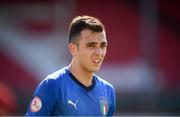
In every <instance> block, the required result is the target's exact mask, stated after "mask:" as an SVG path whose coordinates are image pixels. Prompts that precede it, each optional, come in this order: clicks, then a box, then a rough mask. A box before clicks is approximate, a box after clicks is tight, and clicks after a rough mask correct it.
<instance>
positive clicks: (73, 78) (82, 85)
mask: <svg viewBox="0 0 180 117" xmlns="http://www.w3.org/2000/svg"><path fill="white" fill-rule="evenodd" d="M67 71H68V72H69V76H70V78H71V79H72V80H73V81H74V82H76V83H77V84H78V85H79V86H80V87H82V88H83V89H85V90H86V91H87V92H89V91H91V90H92V89H93V88H94V87H95V85H96V80H95V78H94V76H93V79H92V85H91V86H89V87H87V86H85V85H84V84H82V83H81V82H80V81H79V80H78V79H77V78H76V77H75V76H74V75H73V74H72V73H71V72H70V71H69V70H67Z"/></svg>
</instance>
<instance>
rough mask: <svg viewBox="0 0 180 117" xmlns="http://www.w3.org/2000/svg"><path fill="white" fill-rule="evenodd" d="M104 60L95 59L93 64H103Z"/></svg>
mask: <svg viewBox="0 0 180 117" xmlns="http://www.w3.org/2000/svg"><path fill="white" fill-rule="evenodd" d="M101 61H102V59H93V62H94V63H96V64H99V63H101Z"/></svg>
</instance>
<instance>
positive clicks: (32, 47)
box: [0, 0, 180, 116]
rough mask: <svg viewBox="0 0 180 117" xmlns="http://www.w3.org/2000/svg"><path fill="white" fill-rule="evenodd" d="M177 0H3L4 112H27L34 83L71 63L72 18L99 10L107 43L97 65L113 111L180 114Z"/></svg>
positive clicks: (0, 62) (0, 70)
mask: <svg viewBox="0 0 180 117" xmlns="http://www.w3.org/2000/svg"><path fill="white" fill-rule="evenodd" d="M179 6H180V2H179V0H172V1H170V0H103V1H98V0H91V1H86V0H1V1H0V115H16V116H18V115H24V114H25V113H26V109H27V106H28V104H29V102H30V98H31V96H32V94H33V92H34V90H35V88H36V86H37V84H38V83H39V82H40V81H41V80H42V79H43V78H45V77H46V75H47V74H49V73H51V72H54V71H56V70H58V69H60V68H62V67H63V66H65V65H67V64H68V63H69V62H70V60H71V56H70V54H69V52H68V49H67V44H68V25H69V23H70V21H71V20H72V18H73V17H74V16H77V15H91V16H94V17H97V18H99V19H100V20H101V21H102V22H103V23H104V25H105V27H106V32H107V40H108V51H107V56H106V59H105V61H104V64H103V65H102V69H101V70H100V71H99V72H97V74H98V75H99V76H101V77H102V78H104V79H105V80H107V81H109V82H110V83H111V84H113V85H114V87H115V89H116V94H117V110H116V113H115V115H144V116H145V115H157V116H159V115H165V116H168V115H180V52H179V51H180V42H179V39H180V7H179Z"/></svg>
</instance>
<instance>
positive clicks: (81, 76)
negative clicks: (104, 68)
mask: <svg viewBox="0 0 180 117" xmlns="http://www.w3.org/2000/svg"><path fill="white" fill-rule="evenodd" d="M69 70H70V72H71V73H72V74H73V75H74V76H75V77H76V79H77V80H78V81H80V82H81V83H82V84H83V85H85V86H87V87H89V86H91V85H92V79H93V72H89V71H87V70H85V69H83V68H82V67H80V66H78V65H76V64H75V63H74V62H73V60H72V62H71V64H70V65H69Z"/></svg>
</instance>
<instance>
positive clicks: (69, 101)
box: [68, 100, 78, 110]
mask: <svg viewBox="0 0 180 117" xmlns="http://www.w3.org/2000/svg"><path fill="white" fill-rule="evenodd" d="M77 103H78V100H76V102H75V103H74V102H73V101H71V100H68V104H71V105H72V106H74V108H75V109H76V110H77V106H76V104H77Z"/></svg>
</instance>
